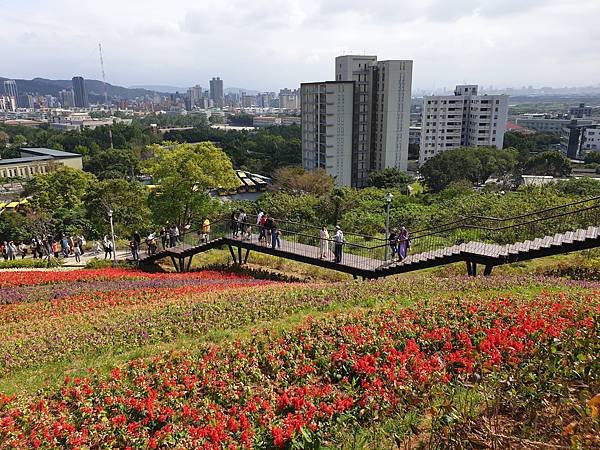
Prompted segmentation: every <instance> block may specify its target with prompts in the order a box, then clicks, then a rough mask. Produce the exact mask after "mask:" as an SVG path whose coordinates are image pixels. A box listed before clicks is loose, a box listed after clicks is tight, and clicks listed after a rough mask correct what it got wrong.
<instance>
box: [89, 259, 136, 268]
mask: <svg viewBox="0 0 600 450" xmlns="http://www.w3.org/2000/svg"><path fill="white" fill-rule="evenodd" d="M109 267H113V260H112V259H100V258H92V259H90V260H89V261H88V262H87V263H86V264H85V268H86V269H106V268H109ZM116 267H123V268H128V267H134V265H133V264H132V263H130V262H128V261H117V264H116Z"/></svg>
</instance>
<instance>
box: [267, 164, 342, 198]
mask: <svg viewBox="0 0 600 450" xmlns="http://www.w3.org/2000/svg"><path fill="white" fill-rule="evenodd" d="M334 185H335V182H334V179H333V177H331V176H329V175H327V174H326V173H325V170H324V169H317V170H315V171H307V170H304V169H303V168H302V167H282V168H280V169H277V170H275V173H274V175H273V185H272V188H273V190H275V191H283V192H288V193H291V194H306V193H309V194H315V195H317V196H320V195H325V194H329V193H330V192H331V190H332V189H333V187H334Z"/></svg>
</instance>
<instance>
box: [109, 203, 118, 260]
mask: <svg viewBox="0 0 600 450" xmlns="http://www.w3.org/2000/svg"><path fill="white" fill-rule="evenodd" d="M108 218H109V219H110V235H111V238H112V250H113V265H115V266H116V265H117V247H116V246H115V225H114V224H113V210H112V209H109V210H108Z"/></svg>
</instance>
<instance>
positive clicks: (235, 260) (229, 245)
mask: <svg viewBox="0 0 600 450" xmlns="http://www.w3.org/2000/svg"><path fill="white" fill-rule="evenodd" d="M227 247H229V253H231V257H232V258H233V264H237V259H235V252H234V251H233V247H232V246H231V244H227Z"/></svg>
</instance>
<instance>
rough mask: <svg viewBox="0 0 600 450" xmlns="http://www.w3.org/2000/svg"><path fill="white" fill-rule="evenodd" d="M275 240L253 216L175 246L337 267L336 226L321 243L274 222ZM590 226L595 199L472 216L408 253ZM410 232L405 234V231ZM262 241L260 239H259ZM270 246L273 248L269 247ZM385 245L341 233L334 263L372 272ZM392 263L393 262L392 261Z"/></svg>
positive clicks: (305, 227) (302, 228)
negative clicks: (225, 246) (226, 244)
mask: <svg viewBox="0 0 600 450" xmlns="http://www.w3.org/2000/svg"><path fill="white" fill-rule="evenodd" d="M275 221H276V224H277V232H278V234H279V239H275V240H273V237H272V234H271V233H270V232H269V231H270V230H265V227H263V226H261V225H259V224H257V217H256V216H254V215H248V216H246V219H245V221H244V222H243V223H237V222H234V221H232V219H231V218H230V217H217V218H216V219H215V220H213V221H212V222H211V223H210V231H209V232H208V233H207V232H206V231H207V230H206V227H202V228H200V229H199V230H198V229H196V230H185V231H184V232H183V234H182V237H181V239H180V241H181V243H180V246H182V247H183V248H191V247H195V246H198V245H201V244H203V243H208V242H211V241H214V240H215V239H218V238H228V239H233V240H238V241H240V242H244V243H248V244H255V245H257V246H263V247H265V248H268V249H271V250H272V251H273V252H274V253H276V252H286V253H293V254H295V255H298V256H303V257H306V258H312V259H317V260H325V261H331V262H336V258H335V248H336V242H335V240H334V238H333V235H334V233H335V227H333V226H329V227H327V228H328V232H329V236H330V237H329V239H321V237H320V231H321V227H320V226H316V225H310V224H304V223H299V222H294V221H289V220H278V219H276V220H275ZM589 226H600V197H594V198H590V199H587V200H582V201H578V202H573V203H568V204H563V205H559V206H554V207H551V208H546V209H542V210H538V211H532V212H527V213H523V214H519V215H514V216H511V217H502V218H500V217H486V216H481V215H471V216H468V217H464V218H462V219H459V220H456V221H453V222H449V223H445V224H440V225H438V226H435V227H432V228H428V229H425V230H417V231H413V232H411V233H410V238H409V245H410V248H409V254H417V253H427V252H435V251H437V250H440V249H442V248H446V247H452V246H454V245H458V244H462V243H468V242H483V243H494V244H500V245H502V244H510V243H515V242H521V241H526V240H533V239H535V238H541V237H544V236H552V235H554V234H557V233H564V232H567V231H574V230H576V229H581V228H587V227H589ZM409 231H410V230H409ZM263 236H264V238H263ZM273 244H275V245H273ZM387 246H389V242H386V240H385V239H384V238H381V237H374V236H365V235H362V234H358V233H352V232H344V243H343V245H342V257H341V261H339V264H343V265H347V266H351V267H354V268H359V269H366V270H374V269H376V268H378V267H385V266H386V265H389V264H390V263H391V262H392V261H391V260H390V258H388V260H387V261H386V260H385V257H386V254H387V255H390V256H391V252H390V251H389V247H388V251H387V252H386V247H387ZM396 261H397V257H396Z"/></svg>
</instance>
